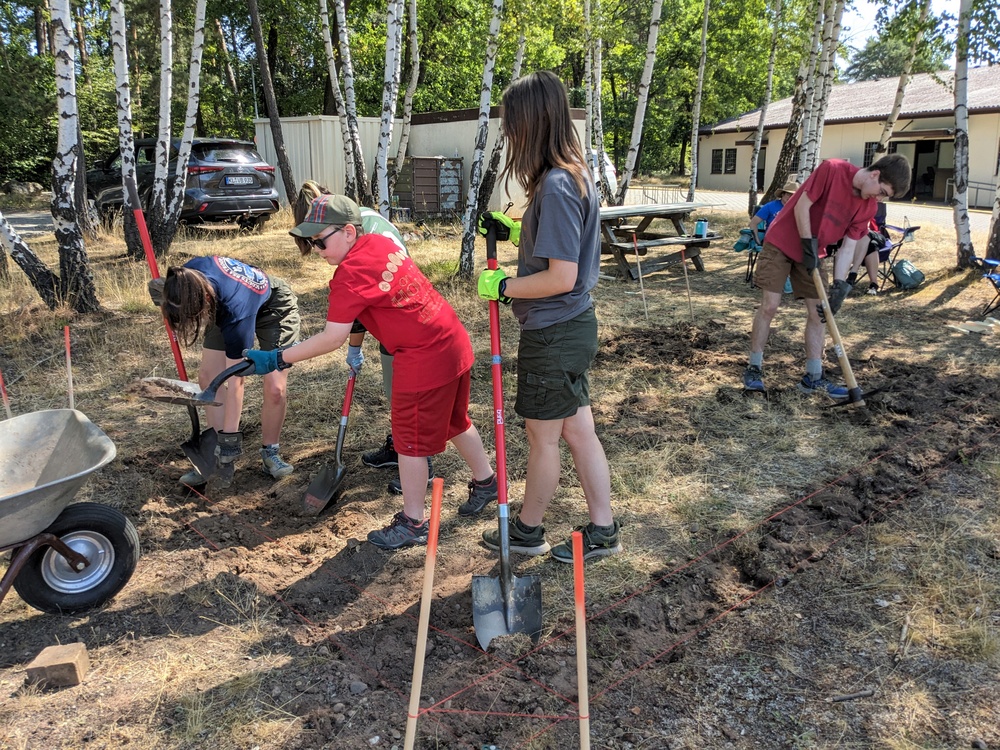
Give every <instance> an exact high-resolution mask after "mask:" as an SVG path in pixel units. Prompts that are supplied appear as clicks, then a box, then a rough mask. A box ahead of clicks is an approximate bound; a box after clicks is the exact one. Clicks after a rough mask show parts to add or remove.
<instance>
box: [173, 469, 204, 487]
mask: <svg viewBox="0 0 1000 750" xmlns="http://www.w3.org/2000/svg"><path fill="white" fill-rule="evenodd" d="M177 481H178V482H180V483H181V484H186V485H187V486H188V487H201V486H202V485H203V484H205V483H206V482H208V480H207V479H205V477H204V476H203V475H202V473H201V472H200V471H198V470H197V469H191V471H189V472H187V473H186V474H182V475H181V478H180V479H178V480H177Z"/></svg>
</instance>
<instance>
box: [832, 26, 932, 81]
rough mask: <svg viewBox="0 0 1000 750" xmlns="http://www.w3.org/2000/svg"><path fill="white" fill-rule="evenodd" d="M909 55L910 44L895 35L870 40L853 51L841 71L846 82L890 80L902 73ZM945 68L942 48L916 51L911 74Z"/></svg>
mask: <svg viewBox="0 0 1000 750" xmlns="http://www.w3.org/2000/svg"><path fill="white" fill-rule="evenodd" d="M909 56H910V44H909V42H907V41H906V40H905V39H901V38H900V37H896V36H882V37H871V38H869V39H868V41H867V42H865V46H864V48H862V49H859V50H855V52H854V54H853V55H852V56H851V64H850V65H849V66H848V67H847V70H845V71H844V77H845V78H847V80H849V81H874V80H876V79H878V78H894V77H897V76H899V75H901V74H902V72H903V69H904V67H905V66H906V61H907V60H908V59H909ZM945 67H947V56H946V53H945V52H944V50H942V49H928V48H926V47H924V48H922V49H920V50H918V51H917V56H916V57H915V58H914V60H913V69H912V71H911V72H912V73H914V74H916V73H934V72H937V71H939V70H942V69H944V68H945Z"/></svg>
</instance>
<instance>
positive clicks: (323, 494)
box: [302, 367, 358, 516]
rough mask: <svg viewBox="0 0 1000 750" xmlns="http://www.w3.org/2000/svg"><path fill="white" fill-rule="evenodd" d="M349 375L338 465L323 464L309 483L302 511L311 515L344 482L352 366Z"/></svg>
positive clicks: (339, 443) (337, 456) (352, 378)
mask: <svg viewBox="0 0 1000 750" xmlns="http://www.w3.org/2000/svg"><path fill="white" fill-rule="evenodd" d="M350 369H351V373H350V375H348V376H347V389H346V390H345V391H344V406H343V408H342V409H341V411H340V428H339V429H338V430H337V452H336V454H335V456H336V465H335V466H331V465H330V464H329V463H325V464H323V468H322V469H320V470H319V474H317V475H316V477H315V478H314V479H313V480H312V481H311V482H310V483H309V486H308V487H307V488H306V494H305V495H303V496H302V512H303V513H305V514H306V515H310V516H318V515H319V514H320V513H322V512H323V509H324V508H325V507H326V506H327V505H329V504H330V501H331V500H332V499H333V496H334V495H336V494H337V491H338V490H339V489H340V485H341V484H343V483H344V475H345V474H347V467H346V466H344V457H343V452H344V435H345V434H346V433H347V420H348V419H349V418H350V416H351V400H352V399H353V398H354V379H355V378H356V377H357V375H358V374H357V372H355V371H354V368H353V367H352V368H350Z"/></svg>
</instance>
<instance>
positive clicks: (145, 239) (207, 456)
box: [125, 177, 219, 479]
mask: <svg viewBox="0 0 1000 750" xmlns="http://www.w3.org/2000/svg"><path fill="white" fill-rule="evenodd" d="M125 187H126V189H127V190H128V196H129V202H130V203H131V204H132V214H133V215H134V216H135V223H136V225H137V226H138V228H139V236H140V237H141V238H142V249H143V250H144V251H145V253H146V263H147V264H149V273H150V274H151V275H152V277H153V278H154V279H158V278H160V269H159V266H158V265H157V263H156V255H155V254H154V253H153V241H152V240H151V239H150V238H149V229H148V228H147V227H146V217H145V216H144V215H143V213H142V204H140V203H139V191H138V189H137V188H136V186H135V178H134V177H130V178H128V179H127V180H126V181H125ZM163 324H164V325H165V326H166V328H167V336H168V338H169V339H170V349H171V351H172V352H173V354H174V364H176V365H177V374H178V375H179V376H180V379H181V380H183V381H186V380H187V379H188V375H187V368H186V367H184V359H183V358H182V357H181V348H180V345H179V344H178V343H177V336H176V335H175V334H174V331H173V329H172V328H171V327H170V324H169V323H168V322H167V321H166V319H164V320H163ZM187 409H188V416H189V417H190V418H191V437H190V438H188V439H187V440H185V441H184V442H183V443H181V450H182V451H184V455H185V456H187V457H188V460H189V461H191V463H192V465H194V468H195V469H197V470H198V473H199V474H201V475H202V476H203V477H204V478H205V479H208V478H209V477H210V476H212V475H213V474H215V472H216V461H215V447H216V446H217V445H218V440H219V438H218V435H216V433H215V429H214V428H212V427H209V428H208V429H207V430H205V431H204V432H202V429H201V422H200V421H199V419H198V410H197V409H196V408H195V407H194V405H192V404H188V408H187Z"/></svg>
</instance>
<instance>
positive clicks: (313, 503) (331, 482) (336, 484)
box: [302, 464, 347, 516]
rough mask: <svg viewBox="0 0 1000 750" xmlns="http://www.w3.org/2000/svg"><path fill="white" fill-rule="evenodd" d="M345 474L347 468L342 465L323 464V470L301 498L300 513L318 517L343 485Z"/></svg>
mask: <svg viewBox="0 0 1000 750" xmlns="http://www.w3.org/2000/svg"><path fill="white" fill-rule="evenodd" d="M345 474H347V467H345V466H343V465H342V464H338V465H337V466H331V465H330V464H323V468H322V469H320V471H319V474H317V475H316V476H315V477H314V478H313V480H312V481H311V482H310V483H309V486H308V487H306V492H305V494H304V495H303V496H302V512H303V513H304V514H305V515H307V516H318V515H319V514H320V513H322V512H323V509H324V508H326V506H327V505H329V504H330V501H331V500H332V499H333V497H334V495H336V494H337V491H338V490H339V489H340V485H341V484H343V482H344V475H345Z"/></svg>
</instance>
